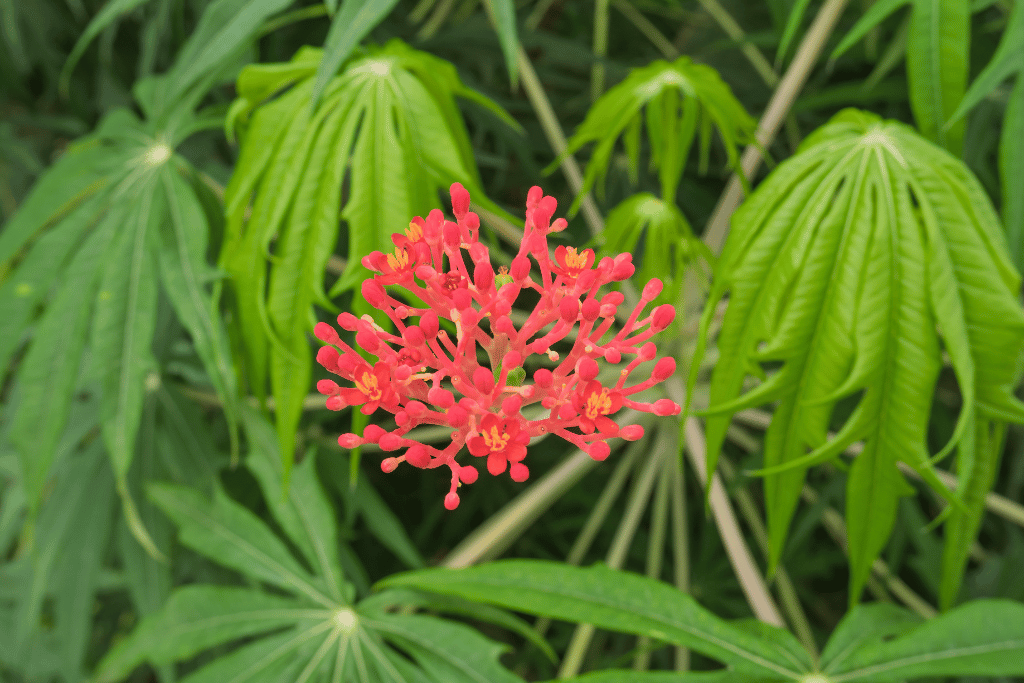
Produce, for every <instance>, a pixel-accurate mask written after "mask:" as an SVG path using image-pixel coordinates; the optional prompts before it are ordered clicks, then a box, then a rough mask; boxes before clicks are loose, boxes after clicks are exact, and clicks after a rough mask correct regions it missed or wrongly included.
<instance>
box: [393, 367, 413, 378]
mask: <svg viewBox="0 0 1024 683" xmlns="http://www.w3.org/2000/svg"><path fill="white" fill-rule="evenodd" d="M393 372H394V373H395V379H397V380H398V381H399V382H404V381H405V380H407V379H409V378H410V377H412V368H410V367H409V366H408V365H405V364H404V363H403V364H402V365H399V366H397V367H395V369H394V370H393Z"/></svg>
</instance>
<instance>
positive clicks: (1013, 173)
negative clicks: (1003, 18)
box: [999, 3, 1024, 270]
mask: <svg viewBox="0 0 1024 683" xmlns="http://www.w3.org/2000/svg"><path fill="white" fill-rule="evenodd" d="M1021 4H1024V3H1018V5H1021ZM1018 10H1019V11H1020V13H1021V15H1024V10H1020V9H1019V8H1018ZM1022 177H1024V75H1018V76H1017V83H1016V85H1014V86H1013V90H1012V91H1010V100H1009V102H1007V104H1006V114H1005V115H1004V116H1003V132H1002V134H1001V137H1000V140H999V179H1000V181H1001V183H1002V190H1003V192H1002V199H1003V225H1005V226H1006V239H1007V241H1008V242H1009V249H1010V256H1011V257H1012V258H1013V263H1014V265H1015V266H1016V267H1017V270H1022V269H1024V192H1019V191H1018V190H1017V182H1018V180H1019V179H1020V178H1022Z"/></svg>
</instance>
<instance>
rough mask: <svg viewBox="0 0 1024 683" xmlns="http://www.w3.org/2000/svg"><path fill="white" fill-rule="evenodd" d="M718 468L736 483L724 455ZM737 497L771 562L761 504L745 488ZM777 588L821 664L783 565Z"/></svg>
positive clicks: (794, 624)
mask: <svg viewBox="0 0 1024 683" xmlns="http://www.w3.org/2000/svg"><path fill="white" fill-rule="evenodd" d="M718 466H719V468H720V469H721V470H722V475H723V476H724V477H725V480H726V482H732V481H733V480H734V479H735V476H736V470H735V468H734V467H733V466H732V463H731V462H729V461H728V460H727V459H726V458H725V457H724V456H719V459H718ZM733 498H735V500H736V506H737V507H739V510H740V514H741V515H743V520H744V521H745V522H746V523H747V526H748V527H750V530H751V531H753V532H754V538H755V539H756V540H757V545H758V547H759V548H760V549H761V554H762V555H763V556H764V557H765V558H766V559H767V558H768V557H769V555H770V550H771V549H770V546H769V539H768V529H767V528H765V523H764V520H762V519H761V515H760V514H759V513H758V510H757V505H756V504H755V503H754V499H753V497H752V496H751V495H750V491H748V490H747V489H746V488H745V487H743V488H738V489H734V490H733ZM775 586H776V588H777V589H778V593H779V599H780V600H781V601H782V609H783V610H784V611H785V612H786V616H787V617H788V619H789V623H790V626H791V627H792V629H793V632H794V633H795V634H796V636H797V638H799V639H800V642H801V643H802V644H803V646H804V647H805V648H807V651H808V652H810V653H811V654H812V656H813V657H814V659H815V661H817V658H818V645H817V643H815V642H814V633H813V632H812V631H811V624H810V622H809V621H808V619H807V615H806V614H805V613H804V608H803V606H802V605H801V604H800V598H799V596H797V594H796V588H794V587H793V581H792V580H791V579H790V578H789V573H788V572H787V571H786V570H785V568H784V567H782V566H781V565H780V566H779V568H778V569H776V570H775Z"/></svg>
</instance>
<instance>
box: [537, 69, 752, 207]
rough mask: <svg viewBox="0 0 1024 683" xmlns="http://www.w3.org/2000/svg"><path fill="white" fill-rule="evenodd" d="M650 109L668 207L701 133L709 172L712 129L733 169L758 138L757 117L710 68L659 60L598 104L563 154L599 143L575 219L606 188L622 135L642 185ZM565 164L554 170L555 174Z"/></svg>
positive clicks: (653, 144) (655, 157)
mask: <svg viewBox="0 0 1024 683" xmlns="http://www.w3.org/2000/svg"><path fill="white" fill-rule="evenodd" d="M644 108H646V117H645V118H646V127H647V137H648V140H649V142H650V149H651V165H652V166H653V167H654V168H656V169H658V179H659V181H660V183H661V198H662V199H663V200H664V201H665V202H668V203H672V202H674V201H675V193H676V188H677V187H678V185H679V179H680V177H681V176H682V173H683V168H684V166H685V165H686V160H687V157H688V156H689V152H690V147H691V146H692V144H693V140H694V137H695V136H696V135H697V133H698V131H700V133H701V136H700V144H701V160H702V163H701V165H702V167H706V165H707V162H706V159H707V154H708V150H707V147H708V145H709V143H710V139H711V127H712V126H714V128H715V129H716V130H717V131H718V134H719V136H720V137H721V139H722V143H723V145H724V146H725V151H726V154H727V155H728V158H729V165H730V166H732V167H734V168H735V167H736V163H737V160H738V155H737V152H736V146H737V145H738V144H742V143H745V142H748V141H749V140H750V139H751V137H752V136H753V133H754V128H755V122H754V120H753V119H752V118H751V117H750V115H749V114H748V113H747V111H746V109H744V108H743V105H742V104H740V102H739V100H737V99H736V97H735V96H734V95H733V94H732V90H730V89H729V86H728V85H727V84H726V83H725V82H724V81H723V80H722V78H721V77H720V76H719V75H718V72H717V71H715V70H714V69H712V68H711V67H710V66H707V65H704V64H694V63H693V62H692V61H690V59H689V58H688V57H680V58H679V59H677V60H675V61H674V62H666V61H664V60H660V59H659V60H657V61H655V62H652V63H650V64H648V65H647V66H644V67H640V68H637V69H633V71H631V72H630V74H629V75H628V76H627V77H626V78H625V79H624V80H623V81H622V82H621V83H619V84H618V85H616V86H615V87H613V88H610V89H609V90H608V92H606V93H605V94H604V95H602V96H601V97H600V98H599V99H598V100H597V102H595V103H594V106H592V107H591V108H590V110H589V111H588V112H587V117H586V118H585V119H584V120H583V123H581V124H580V126H579V128H577V129H576V132H575V133H574V134H573V136H572V138H571V139H570V140H569V145H568V147H567V148H566V151H565V152H564V153H563V155H568V154H573V153H574V152H576V151H577V150H578V149H580V148H581V147H583V146H584V145H586V144H587V143H590V142H596V143H597V146H596V147H595V148H594V152H593V154H592V155H591V157H590V161H589V162H588V163H587V168H586V172H585V173H584V178H583V187H582V188H581V190H580V192H579V194H578V195H577V196H576V199H575V200H574V201H573V204H572V206H571V207H570V209H569V213H570V214H575V213H576V211H577V210H578V209H579V205H580V202H581V201H582V200H583V197H584V196H585V195H586V194H587V192H589V191H590V189H591V188H592V187H593V186H594V184H595V183H597V184H598V191H599V192H600V191H602V189H603V180H604V177H605V175H607V173H608V167H609V164H610V163H611V155H612V151H613V149H614V147H615V141H616V140H617V139H618V138H619V136H622V138H623V144H624V146H625V148H626V153H627V155H628V156H629V168H630V176H631V178H632V179H633V181H634V182H636V177H637V173H638V171H639V165H640V158H639V155H640V144H639V142H640V126H641V113H640V112H641V110H642V109H644ZM560 160H561V159H557V160H556V161H555V162H554V163H553V164H552V165H551V166H549V167H548V169H547V170H548V171H550V170H552V169H554V168H555V167H556V166H557V165H558V163H559V162H560Z"/></svg>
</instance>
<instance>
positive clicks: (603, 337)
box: [315, 183, 680, 510]
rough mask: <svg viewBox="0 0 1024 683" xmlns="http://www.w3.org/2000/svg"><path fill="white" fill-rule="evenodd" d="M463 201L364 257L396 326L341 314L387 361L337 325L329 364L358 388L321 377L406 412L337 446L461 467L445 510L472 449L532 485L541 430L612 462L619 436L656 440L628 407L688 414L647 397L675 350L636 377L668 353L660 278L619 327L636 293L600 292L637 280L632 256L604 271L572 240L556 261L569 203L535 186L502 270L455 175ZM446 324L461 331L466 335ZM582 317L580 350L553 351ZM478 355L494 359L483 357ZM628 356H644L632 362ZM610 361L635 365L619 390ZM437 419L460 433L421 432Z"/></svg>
mask: <svg viewBox="0 0 1024 683" xmlns="http://www.w3.org/2000/svg"><path fill="white" fill-rule="evenodd" d="M451 198H452V209H453V213H454V214H455V218H456V222H452V221H448V220H445V218H444V215H443V214H442V213H441V211H440V210H438V209H435V210H434V211H431V212H430V214H429V215H428V216H427V218H426V220H424V219H423V218H420V217H418V216H417V217H416V218H414V219H413V220H412V221H411V222H410V223H409V228H408V229H407V230H406V231H405V233H404V234H399V233H396V234H394V235H392V241H393V242H394V244H395V249H394V252H393V253H390V254H384V253H381V252H373V253H371V254H369V255H368V256H366V257H365V258H364V259H363V261H362V262H363V265H364V266H366V267H367V268H368V269H370V270H371V271H374V273H375V274H374V275H373V276H372V277H371V278H369V279H367V280H366V281H364V282H363V285H362V295H363V297H364V298H365V299H366V301H367V303H369V304H370V305H371V306H373V307H374V308H376V309H378V310H381V311H383V312H384V313H385V314H386V315H387V316H388V318H389V319H390V320H391V322H392V323H393V324H394V326H395V329H396V333H394V334H392V333H390V332H388V331H386V330H384V329H383V328H381V327H380V326H379V325H377V324H376V323H375V322H374V321H373V320H372V319H371V318H370V317H369V316H365V317H363V318H356V317H355V316H354V315H352V314H351V313H348V312H345V313H342V314H341V315H339V316H338V325H339V326H340V327H341V328H342V329H344V330H347V331H349V332H354V333H355V346H356V347H358V348H359V349H362V350H363V351H365V352H367V353H369V354H372V355H374V356H376V357H377V359H378V360H377V361H376V362H375V363H373V364H372V365H371V364H370V363H368V362H367V361H366V360H364V358H363V356H361V355H360V354H359V353H358V352H357V351H356V350H355V349H354V348H352V347H351V346H349V345H348V344H346V343H345V342H344V341H342V340H341V338H340V336H339V334H338V332H337V330H335V329H334V328H333V327H331V326H330V325H328V324H327V323H318V324H317V326H316V328H315V333H316V336H317V337H318V338H319V339H320V340H321V341H323V342H325V343H326V344H327V346H324V347H323V348H321V349H320V352H319V353H318V354H317V361H318V362H319V363H320V364H321V365H322V366H323V367H324V368H326V369H327V370H328V371H330V372H332V373H334V374H336V375H339V376H340V377H342V378H343V379H345V380H348V381H350V382H352V384H353V385H354V386H352V387H347V386H346V387H343V386H340V385H338V384H337V383H336V382H334V381H333V380H327V379H325V380H321V381H320V382H318V384H317V389H318V390H319V391H320V393H322V394H325V395H327V396H328V398H327V407H328V408H329V409H331V410H341V409H343V408H344V407H346V406H362V407H361V411H362V412H363V414H366V415H369V414H370V413H373V412H374V411H375V410H377V409H378V408H383V409H384V410H386V411H387V412H390V413H392V414H394V416H395V423H396V425H397V427H396V428H395V429H394V430H392V431H387V430H385V429H384V428H382V427H380V426H378V425H369V426H368V427H367V428H366V429H365V430H364V431H363V434H362V435H361V436H360V435H357V434H351V433H349V434H342V435H341V436H340V437H339V438H338V443H339V444H340V445H341V446H342V447H343V448H354V447H356V446H359V445H362V444H366V443H374V444H378V445H379V446H380V448H381V450H383V451H386V452H396V451H400V450H402V451H404V452H402V454H401V455H398V456H389V457H387V458H385V459H384V460H383V461H382V462H381V469H382V470H384V471H385V472H392V471H394V470H395V468H397V467H398V465H399V464H401V463H403V462H404V463H408V464H410V465H412V466H414V467H419V468H421V469H434V468H437V467H448V468H449V469H450V470H451V489H450V491H449V493H448V495H447V496H446V497H445V499H444V505H445V507H446V508H447V509H449V510H454V509H455V508H456V507H457V506H458V504H459V496H458V494H457V493H456V491H457V489H458V488H459V486H460V485H461V484H472V483H473V482H475V481H476V480H477V477H478V472H477V470H476V468H475V467H473V466H471V465H463V464H460V463H459V462H458V461H457V456H458V455H459V453H460V451H461V450H462V447H463V446H466V447H467V448H468V450H469V452H470V454H471V455H473V456H475V457H486V458H487V470H488V472H490V473H491V474H492V475H494V476H497V475H499V474H501V473H503V472H505V471H506V469H507V470H508V472H509V475H510V476H511V477H512V479H513V480H514V481H517V482H522V481H525V480H526V479H527V478H528V477H529V469H528V468H527V466H526V465H524V464H523V460H524V459H525V457H526V446H527V445H528V444H529V442H530V440H531V439H532V438H534V437H539V436H542V435H544V434H548V433H550V434H554V435H556V436H559V437H561V438H563V439H565V440H566V441H568V442H569V443H571V444H573V445H574V446H576V447H578V448H580V449H581V450H584V451H585V452H586V453H587V454H588V455H590V457H591V458H593V459H594V460H599V461H600V460H604V459H605V458H607V457H608V455H609V453H610V452H611V447H610V446H609V445H608V442H607V440H608V439H610V438H614V437H619V438H623V439H626V440H628V441H636V440H637V439H640V438H641V437H643V434H644V429H643V427H642V426H641V425H638V424H632V425H627V426H624V427H622V428H620V427H619V425H618V424H616V422H615V421H614V420H612V419H611V417H610V416H611V415H613V414H614V413H616V412H617V411H618V410H620V409H621V408H622V407H623V406H626V407H628V408H632V409H634V410H638V411H642V412H648V413H654V414H655V415H660V416H665V415H678V414H679V412H680V406H679V404H677V403H675V402H674V401H672V400H670V399H667V398H662V399H658V400H655V401H653V402H648V401H642V400H638V397H636V395H637V394H639V393H640V392H643V391H645V390H647V389H650V388H651V387H653V386H654V385H656V384H658V383H659V382H662V381H663V380H665V379H666V378H668V377H669V376H671V375H672V374H673V373H674V372H675V368H676V364H675V360H674V359H672V358H671V357H665V358H661V359H660V360H658V361H657V362H656V363H655V365H654V367H653V368H652V369H651V371H650V375H649V376H648V377H647V378H646V379H643V380H642V381H639V382H636V383H634V384H632V385H630V386H626V382H627V380H628V379H629V377H630V375H631V374H632V373H633V372H634V371H635V370H636V369H637V368H638V367H639V366H640V365H641V364H643V363H646V362H649V361H654V360H655V357H656V355H657V348H656V346H655V344H654V343H653V342H652V341H650V339H651V337H652V336H654V335H655V334H657V333H658V332H660V331H662V330H664V329H665V328H666V327H668V326H669V325H670V324H671V323H672V321H673V320H674V318H675V308H674V307H673V306H671V305H669V304H664V305H661V306H657V307H655V308H654V309H653V310H652V311H651V312H650V313H649V314H647V315H645V316H642V313H643V309H644V308H646V306H647V305H648V304H649V303H650V302H652V301H653V300H654V299H655V298H656V297H657V296H658V294H660V293H661V290H662V283H661V281H660V280H658V279H657V278H655V279H652V280H651V281H650V282H649V283H647V285H646V286H645V287H644V289H643V293H642V294H641V297H640V301H639V302H638V304H637V305H636V307H635V308H634V309H633V310H632V312H631V313H630V314H629V316H628V318H627V319H626V322H625V323H624V324H623V326H622V328H621V329H619V330H618V331H614V330H613V329H612V325H613V324H614V322H615V315H616V313H617V311H618V307H619V306H620V305H621V304H622V303H623V295H622V294H621V293H619V292H608V293H606V294H604V295H600V293H599V290H600V288H601V287H602V286H604V285H606V284H609V283H611V282H623V281H626V280H628V279H629V278H630V277H631V276H632V275H633V273H634V270H635V269H634V267H633V264H632V254H630V253H624V254H619V255H617V256H615V257H605V258H603V259H601V261H600V262H599V263H597V264H596V266H595V263H594V262H595V256H594V252H593V251H592V250H590V249H585V250H583V251H577V250H576V249H575V248H573V247H565V246H559V247H558V248H557V249H555V251H554V257H553V258H552V257H551V255H550V254H549V252H548V242H547V236H548V234H549V233H551V232H557V231H560V230H564V229H565V227H566V221H565V219H562V218H559V219H556V220H555V221H553V222H552V221H551V217H552V216H553V215H554V213H555V209H556V208H557V202H556V200H555V198H554V197H550V196H544V194H543V192H542V190H541V189H540V188H539V187H534V188H532V189H531V190H530V192H529V194H528V196H527V200H526V226H525V231H524V233H523V239H522V242H521V244H520V248H519V253H518V254H517V256H516V257H515V258H514V259H513V260H512V264H511V268H509V269H506V268H504V267H502V268H500V269H499V271H498V272H497V273H495V271H494V267H493V265H492V264H491V259H490V253H489V250H488V248H487V246H486V245H484V244H482V243H481V242H480V241H479V230H480V219H479V217H478V216H477V215H476V214H475V213H473V212H471V211H469V192H468V191H467V190H466V189H465V188H464V187H463V186H462V185H461V184H459V183H455V184H454V185H452V186H451ZM467 255H468V257H469V259H468V262H467V259H466V256H467ZM531 256H532V258H533V261H531V258H530V257H531ZM534 261H535V262H536V265H534ZM386 286H395V287H398V288H401V289H404V290H406V292H407V293H408V295H409V296H408V297H406V298H407V299H408V301H404V300H402V299H399V298H396V297H395V296H394V295H393V293H392V292H391V291H389V290H387V289H385V287H386ZM526 290H532V291H533V292H534V293H535V294H536V295H537V296H538V297H539V298H538V301H537V303H536V304H535V305H534V308H533V311H532V312H531V313H530V315H529V317H528V318H527V319H526V321H525V322H524V323H523V324H522V325H521V326H519V327H518V328H517V327H516V326H515V325H514V324H513V322H512V320H511V318H510V317H509V314H510V313H511V311H512V307H513V305H514V304H516V303H517V301H518V299H519V297H520V294H522V293H524V291H526ZM414 301H415V302H417V303H415V304H414V303H412V302H414ZM443 320H447V321H449V322H450V323H451V326H449V327H452V326H453V327H454V330H455V333H454V335H453V334H450V333H449V332H448V331H447V330H446V329H445V327H446V326H447V325H445V324H443V323H442V321H443ZM414 321H415V322H414ZM576 325H579V328H578V331H577V334H576V336H575V339H574V341H573V343H572V347H571V349H570V350H569V351H568V352H567V353H565V354H564V356H563V355H562V354H559V353H558V352H557V351H555V350H554V349H553V348H552V347H553V346H554V345H555V344H557V343H559V342H561V341H563V340H564V339H565V338H566V337H567V336H568V335H569V333H570V331H572V330H573V328H574V327H576ZM479 352H482V354H483V355H485V356H486V360H485V361H484V362H483V363H481V361H480V355H478V354H479ZM532 355H537V356H541V357H542V360H546V361H548V364H553V367H550V368H549V367H540V368H537V369H536V370H534V371H533V373H532V376H531V377H530V378H529V379H530V381H527V370H526V366H527V364H528V361H529V359H530V356H532ZM628 356H632V359H631V360H628V361H627V360H626V357H628ZM599 359H603V360H604V361H605V362H607V363H610V364H612V365H619V364H623V367H622V370H621V371H620V372H619V377H618V380H617V381H616V382H615V384H614V385H611V386H605V385H603V384H602V383H601V381H599V380H598V379H597V377H598V372H599V367H598V363H597V361H598V360H599ZM533 404H540V406H541V407H542V408H543V409H544V410H546V411H548V412H547V414H546V416H544V417H540V418H538V419H527V418H526V417H525V416H524V415H523V414H522V412H521V411H522V408H523V407H524V406H529V405H533ZM542 415H544V413H542ZM424 424H429V425H441V426H445V427H450V428H451V429H452V430H453V431H452V433H451V442H450V443H449V444H448V445H447V446H446V447H444V448H442V449H439V448H435V447H434V446H431V445H429V444H424V443H421V442H418V441H416V440H414V439H411V438H409V431H410V430H411V429H413V428H415V427H417V426H419V425H424Z"/></svg>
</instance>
